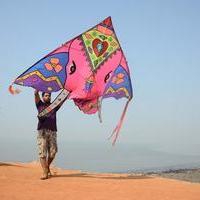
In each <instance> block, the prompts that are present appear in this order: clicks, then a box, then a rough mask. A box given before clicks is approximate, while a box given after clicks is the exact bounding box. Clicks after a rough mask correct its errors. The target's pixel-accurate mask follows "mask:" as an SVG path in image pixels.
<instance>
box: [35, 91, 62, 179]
mask: <svg viewBox="0 0 200 200" xmlns="http://www.w3.org/2000/svg"><path fill="white" fill-rule="evenodd" d="M42 100H43V101H42ZM42 100H41V99H40V95H39V92H38V91H37V90H35V104H36V107H37V110H38V112H39V113H40V111H41V110H43V109H45V108H47V107H48V106H49V105H50V104H51V93H47V92H42ZM60 106H61V105H59V106H57V107H56V108H54V109H53V110H52V111H51V112H49V113H48V114H47V115H45V116H44V117H38V127H37V130H38V135H37V143H38V153H39V158H40V164H41V166H42V169H43V175H42V176H41V179H42V180H45V179H47V178H48V177H49V176H51V171H50V165H51V163H52V161H53V160H54V158H55V155H56V153H57V122H56V113H57V111H58V110H59V108H60Z"/></svg>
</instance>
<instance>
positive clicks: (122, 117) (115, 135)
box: [108, 100, 130, 146]
mask: <svg viewBox="0 0 200 200" xmlns="http://www.w3.org/2000/svg"><path fill="white" fill-rule="evenodd" d="M129 102H130V100H128V101H127V102H126V105H125V107H124V110H123V113H122V115H121V117H120V120H119V122H118V124H117V126H116V127H115V129H114V130H113V132H112V134H111V136H110V137H109V138H108V139H110V138H112V137H113V141H112V145H113V146H114V145H115V143H116V141H117V138H118V136H119V132H120V129H121V127H122V124H123V121H124V117H125V115H126V111H127V108H128V104H129Z"/></svg>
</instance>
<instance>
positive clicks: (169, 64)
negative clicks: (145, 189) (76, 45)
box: [0, 0, 200, 155]
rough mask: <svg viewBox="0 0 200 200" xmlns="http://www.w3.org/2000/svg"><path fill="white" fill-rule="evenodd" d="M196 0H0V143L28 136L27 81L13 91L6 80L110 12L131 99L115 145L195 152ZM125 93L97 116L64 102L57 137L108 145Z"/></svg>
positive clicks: (198, 105)
mask: <svg viewBox="0 0 200 200" xmlns="http://www.w3.org/2000/svg"><path fill="white" fill-rule="evenodd" d="M199 10H200V1H198V0H196V1H195V0H157V1H156V0H148V1H145V0H141V1H133V0H132V1H131V0H124V1H116V0H115V1H114V0H109V1H107V0H102V1H89V0H85V1H76V0H73V1H64V0H57V1H53V0H52V1H51V0H48V1H47V0H40V1H39V0H34V1H28V0H26V1H25V0H23V1H22V0H21V1H20V0H18V1H12V2H11V1H6V0H0V36H1V37H0V45H1V48H0V55H1V62H0V77H1V78H0V97H1V101H0V102H1V103H0V127H1V131H0V145H1V144H4V145H5V144H6V142H7V141H9V140H12V141H15V140H16V141H18V140H17V139H19V140H21V143H20V141H18V142H19V144H22V145H23V141H26V140H27V141H28V140H29V139H31V140H32V139H34V137H35V135H36V127H37V117H36V116H37V111H36V108H35V105H34V100H33V97H34V96H33V91H34V90H33V89H32V88H25V87H24V88H21V89H22V92H21V93H20V94H19V95H16V96H12V95H11V94H9V92H8V87H9V84H10V83H11V82H12V81H13V80H14V79H15V78H16V77H17V76H18V75H19V74H21V73H22V72H24V71H25V70H26V69H27V68H28V67H30V66H31V65H32V64H33V63H35V62H36V61H38V60H39V59H40V58H42V57H43V56H45V55H46V54H47V53H49V52H50V51H52V50H53V49H55V48H56V47H58V46H59V45H60V44H62V43H64V42H66V41H67V40H70V39H71V38H73V37H75V36H77V35H78V34H80V33H82V32H84V31H85V30H87V29H88V28H90V27H92V26H94V25H96V24H97V23H99V22H100V21H102V20H103V19H104V18H106V17H107V16H111V17H112V20H113V25H114V28H115V31H116V34H117V36H118V39H119V41H120V43H121V46H122V48H123V51H124V53H125V55H126V58H127V61H128V64H129V67H130V73H131V79H132V84H133V95H134V97H133V100H132V102H131V104H130V106H129V108H128V112H127V115H126V118H125V122H124V124H123V128H122V130H121V134H120V137H119V140H118V141H117V144H116V147H115V148H117V147H118V146H119V147H120V145H126V144H131V145H140V144H141V145H144V146H145V145H152V146H154V147H155V148H159V149H161V150H162V151H166V152H176V153H184V154H187V155H199V154H200V148H199V146H200V123H199V119H200V78H199V75H200V25H199V21H200V12H199ZM124 104H125V100H123V99H122V100H118V101H117V100H114V99H107V100H104V102H103V108H102V115H103V123H102V124H100V123H99V121H98V117H97V115H85V114H83V113H81V112H80V111H79V109H78V108H77V107H76V106H74V104H73V102H71V101H68V102H66V103H65V104H64V105H63V106H62V108H61V109H60V111H59V113H58V114H57V118H58V132H59V137H60V138H61V139H60V140H62V141H64V142H65V141H66V143H67V142H71V141H73V142H79V143H88V144H90V143H93V142H99V143H102V144H106V145H111V142H110V141H108V140H107V138H108V136H109V135H110V133H111V132H112V130H113V128H114V127H115V125H116V124H117V121H118V119H119V117H120V114H121V112H122V110H123V107H124Z"/></svg>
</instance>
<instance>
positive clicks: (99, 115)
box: [98, 98, 102, 123]
mask: <svg viewBox="0 0 200 200" xmlns="http://www.w3.org/2000/svg"><path fill="white" fill-rule="evenodd" d="M101 104H102V98H101V99H98V117H99V121H100V123H102V114H101Z"/></svg>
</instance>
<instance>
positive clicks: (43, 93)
mask: <svg viewBox="0 0 200 200" xmlns="http://www.w3.org/2000/svg"><path fill="white" fill-rule="evenodd" d="M45 93H47V94H49V95H50V96H51V93H48V92H42V97H43V96H44V95H45Z"/></svg>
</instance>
